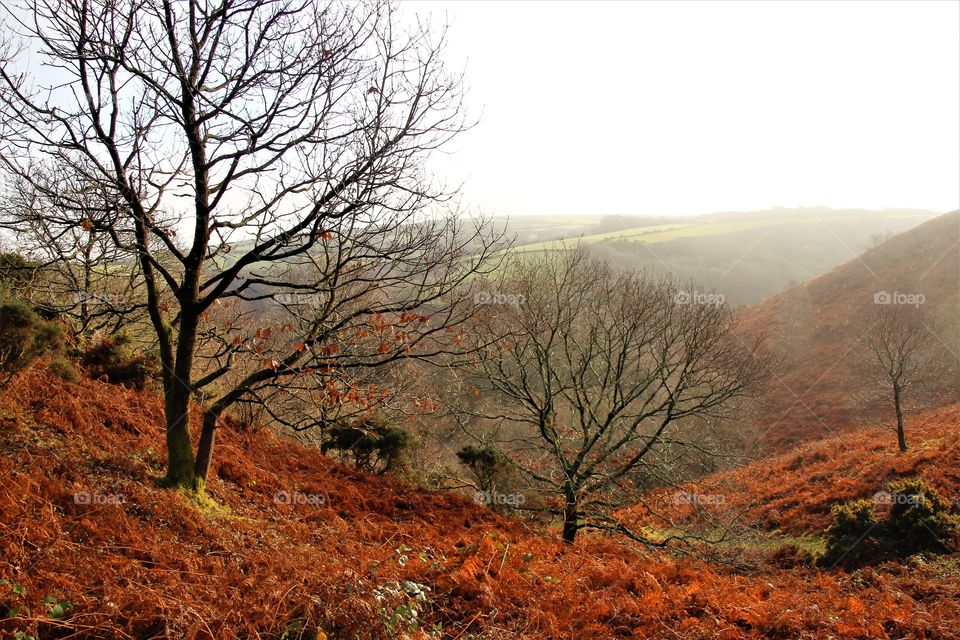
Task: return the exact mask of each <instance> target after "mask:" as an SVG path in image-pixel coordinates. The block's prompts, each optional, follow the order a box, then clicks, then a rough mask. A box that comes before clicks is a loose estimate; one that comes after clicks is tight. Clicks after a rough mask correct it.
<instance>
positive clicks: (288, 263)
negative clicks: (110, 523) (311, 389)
mask: <svg viewBox="0 0 960 640" xmlns="http://www.w3.org/2000/svg"><path fill="white" fill-rule="evenodd" d="M4 20H5V21H7V22H8V23H11V24H14V25H15V28H16V29H17V30H18V32H19V35H20V37H22V38H24V39H25V41H26V42H27V43H28V44H29V46H30V47H32V48H33V49H34V50H35V51H38V52H39V57H41V58H42V59H43V61H44V67H43V69H44V72H45V75H44V77H45V78H47V80H45V81H44V83H43V85H42V86H41V85H40V84H39V80H38V78H37V76H36V75H35V74H34V72H35V70H30V69H22V68H20V67H18V66H17V64H16V62H15V59H14V58H13V57H11V56H6V58H5V60H6V62H5V64H4V65H3V68H2V70H0V100H2V116H3V118H2V120H3V122H2V123H0V128H2V131H0V138H3V140H4V141H5V142H4V144H3V145H2V147H0V148H2V156H0V159H2V162H3V164H4V165H5V167H6V168H7V170H8V171H9V172H10V173H11V174H13V176H15V177H16V178H17V179H21V180H25V181H27V182H29V183H30V184H31V185H32V187H33V188H35V189H36V190H37V191H38V192H41V193H43V194H44V195H45V196H47V197H49V198H51V199H56V202H57V203H58V206H59V207H60V209H61V210H62V211H65V212H66V211H77V212H84V213H83V214H82V215H85V219H86V220H87V221H88V223H87V224H89V226H90V229H91V230H93V231H94V232H95V233H96V234H104V235H105V236H107V237H109V238H110V239H111V241H112V242H113V244H114V246H116V247H118V248H120V249H122V250H123V251H125V252H127V253H128V254H129V255H131V256H132V257H133V258H134V259H135V260H136V262H137V263H138V265H139V269H140V271H141V273H142V278H143V283H144V288H145V298H146V305H147V312H148V315H149V318H150V323H151V326H152V328H153V331H154V333H155V334H156V338H157V342H158V347H159V354H160V360H161V362H162V364H163V369H164V370H163V387H164V394H165V414H166V423H167V450H168V470H167V480H168V482H170V483H171V484H173V485H177V486H181V487H185V488H189V489H191V490H202V487H203V481H204V479H205V478H206V475H207V473H208V471H209V467H210V462H211V456H212V452H213V446H214V440H215V432H216V427H217V421H218V418H219V416H220V415H221V414H222V413H223V411H225V410H226V408H228V407H230V406H231V405H233V404H235V403H237V402H239V401H241V400H242V399H244V398H248V397H249V396H250V394H251V393H252V392H253V391H256V390H258V389H262V388H263V387H267V386H272V385H274V386H275V385H282V384H285V383H287V382H289V381H290V380H294V379H304V378H305V377H309V379H310V380H311V383H312V384H313V385H314V386H315V387H317V386H320V383H321V382H324V381H330V380H336V381H341V380H342V379H343V376H344V375H345V374H348V373H349V372H351V371H353V370H357V369H362V368H369V367H376V366H381V365H383V364H385V363H389V362H392V361H396V360H398V359H402V358H407V357H415V358H422V359H429V358H431V357H434V356H436V355H437V354H439V353H442V352H446V351H450V350H456V348H457V346H458V345H456V344H451V343H450V342H449V341H448V340H447V338H450V337H452V336H455V335H456V330H455V328H456V327H457V326H458V325H459V324H460V323H461V322H463V320H464V319H466V318H469V317H470V316H471V315H472V308H471V307H472V301H471V300H470V299H469V298H466V297H464V296H462V295H461V294H459V293H458V291H459V290H460V288H461V287H460V285H461V283H463V282H464V281H465V280H466V279H468V278H470V277H471V275H472V274H474V273H478V272H482V271H483V270H484V268H485V265H486V264H487V262H488V258H489V257H490V255H491V253H492V251H493V249H494V247H495V245H496V244H497V243H496V242H495V240H496V239H495V238H493V237H491V236H489V235H487V234H486V232H485V231H484V230H483V229H482V228H481V227H480V226H479V225H477V226H476V227H469V225H464V224H462V223H460V222H459V219H458V218H457V217H456V216H454V215H453V214H451V213H447V214H442V213H441V211H442V209H443V208H444V207H443V206H442V205H444V203H446V202H448V198H449V197H450V196H451V195H452V193H451V191H450V190H448V189H446V188H445V187H444V186H443V185H438V184H435V182H434V181H433V180H432V179H431V177H430V175H429V174H428V172H427V171H426V169H425V167H424V159H425V158H426V157H427V156H428V155H429V153H430V152H431V151H433V150H435V149H437V148H438V147H440V146H442V145H443V144H444V143H446V142H447V141H448V140H450V139H451V138H452V137H453V136H455V135H456V134H457V133H459V132H461V131H462V130H463V129H464V128H465V126H467V124H468V123H467V122H466V121H465V120H464V113H463V109H462V90H461V81H460V77H459V76H458V75H456V74H451V73H450V72H449V71H448V70H447V69H446V68H445V66H444V65H443V62H442V60H441V54H442V49H443V34H442V33H441V34H439V36H436V35H435V34H434V33H433V32H432V31H431V30H430V29H429V28H428V27H427V26H425V25H422V24H418V23H414V24H411V25H409V26H401V24H400V21H399V20H398V19H397V17H396V15H395V10H394V8H393V7H392V6H391V5H390V4H389V3H387V2H380V1H379V0H372V1H370V2H355V3H354V2H350V3H341V2H336V1H333V0H330V1H325V0H280V1H271V0H244V1H240V0H216V1H204V0H130V1H127V2H119V3H118V2H108V1H107V0H23V1H22V2H20V3H14V6H13V7H12V8H10V9H8V10H6V11H5V16H4ZM61 173H67V174H68V175H70V176H74V177H76V179H77V180H79V181H81V182H82V183H83V184H86V185H95V186H96V190H97V192H98V193H100V194H102V197H103V198H104V200H105V201H106V202H110V203H114V202H115V203H117V206H115V207H110V206H105V207H100V208H98V209H95V210H94V211H93V212H92V213H91V212H87V211H86V210H85V209H84V207H85V204H84V203H83V202H81V201H79V200H75V198H76V196H75V194H74V193H73V192H70V191H68V192H63V191H62V190H61V189H60V188H59V184H58V178H59V177H60V175H61ZM157 246H160V247H162V250H163V251H164V252H165V253H166V254H167V255H169V256H171V257H172V258H173V260H172V264H171V263H168V262H166V261H164V260H161V259H160V258H159V257H158V251H157V249H156V247H157ZM165 294H169V295H170V297H171V298H172V299H173V302H172V303H170V304H166V303H165V302H164V295H165ZM230 300H237V301H241V302H243V303H245V304H259V305H260V306H261V307H269V308H272V309H274V310H275V311H276V312H277V313H278V314H281V313H287V314H288V315H290V316H291V321H290V322H287V323H279V324H276V325H275V326H274V327H250V326H235V325H230V327H228V328H227V329H226V330H225V331H227V332H228V333H232V335H230V336H229V338H227V339H223V340H221V341H220V343H219V345H216V344H214V343H209V344H208V348H209V349H210V351H207V352H206V355H207V356H209V358H211V359H212V360H211V362H216V363H217V365H216V366H215V365H212V364H211V366H209V367H204V368H203V370H201V371H199V372H197V371H196V370H195V369H196V365H197V349H198V341H199V339H200V335H201V333H202V332H203V327H204V323H205V322H210V321H211V319H210V318H211V312H212V310H214V309H215V308H216V307H217V305H218V304H223V303H224V302H226V301H230ZM271 305H272V306H271ZM305 307H308V308H309V314H307V313H305V312H304V309H305ZM294 320H296V321H295V322H294ZM281 328H283V329H284V332H283V335H285V336H286V338H287V340H286V343H285V344H280V343H276V344H273V345H272V347H271V348H273V349H274V350H275V352H276V353H275V355H274V356H273V357H264V356H263V352H264V351H265V346H264V345H263V344H262V343H263V341H265V340H269V339H270V337H268V336H276V335H278V334H280V333H281V332H280V329H281ZM448 329H450V332H448V331H447V330H448ZM451 334H452V336H451ZM373 336H375V337H373ZM253 356H256V359H253ZM241 362H242V375H234V376H230V375H228V374H230V373H231V372H235V371H237V369H238V368H239V367H240V365H241ZM317 377H319V380H318V379H317ZM337 384H339V382H337ZM191 398H194V399H199V400H201V401H202V405H203V409H204V421H203V429H202V432H201V437H200V443H199V448H198V450H197V453H196V456H195V455H194V452H193V450H192V446H191V440H190V428H189V424H188V422H189V420H188V414H189V406H190V401H191Z"/></svg>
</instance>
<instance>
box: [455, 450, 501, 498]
mask: <svg viewBox="0 0 960 640" xmlns="http://www.w3.org/2000/svg"><path fill="white" fill-rule="evenodd" d="M457 458H459V459H460V462H461V463H463V464H464V465H466V466H467V467H469V468H470V470H471V471H472V472H473V475H474V476H475V477H476V479H477V485H478V487H479V488H480V490H481V491H489V490H490V489H492V488H493V486H494V484H495V483H496V480H497V476H498V475H499V474H500V472H501V471H502V470H503V462H504V460H503V456H502V455H501V454H500V452H499V451H497V450H496V449H494V448H493V447H491V446H489V445H487V446H484V447H475V446H473V445H467V446H465V447H464V448H462V449H460V451H458V452H457Z"/></svg>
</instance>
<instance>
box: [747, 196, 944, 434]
mask: <svg viewBox="0 0 960 640" xmlns="http://www.w3.org/2000/svg"><path fill="white" fill-rule="evenodd" d="M958 243H960V211H955V212H952V213H949V214H945V215H943V216H939V217H937V218H935V219H933V220H930V221H928V222H925V223H924V224H922V225H920V226H918V227H916V228H915V229H912V230H910V231H907V232H904V233H902V234H900V235H897V236H894V237H893V238H891V239H890V240H887V241H886V242H884V243H883V244H881V245H879V246H877V247H874V248H872V249H870V250H868V251H867V252H865V253H864V254H862V255H861V256H858V257H856V258H854V259H853V260H850V261H849V262H846V263H845V264H843V265H841V266H839V267H837V268H836V269H834V270H833V271H831V272H829V273H827V274H825V275H822V276H820V277H818V278H814V279H813V280H810V281H808V282H805V283H803V284H801V285H798V286H795V287H792V288H791V289H789V290H787V291H784V292H783V293H780V294H778V295H776V296H773V297H771V298H769V299H767V300H764V301H763V302H762V303H760V304H757V305H754V306H752V307H748V308H747V309H745V310H743V311H742V312H741V313H740V319H741V322H742V325H743V326H744V328H745V330H746V331H747V332H748V333H760V334H765V335H767V336H768V338H769V344H770V346H771V349H772V350H773V351H774V352H777V353H778V354H780V355H782V356H783V358H784V362H783V367H782V368H781V370H780V371H779V372H778V375H777V376H776V377H775V379H774V380H773V381H772V382H771V384H770V387H769V389H768V390H767V391H766V393H765V394H764V397H765V406H764V407H763V410H762V411H761V414H760V417H759V424H760V427H761V429H762V431H763V432H764V434H765V438H764V441H763V443H762V444H763V445H764V446H766V447H768V448H772V449H775V450H777V449H779V450H783V449H784V448H786V447H788V446H789V445H790V444H792V443H795V442H799V441H801V440H805V439H809V438H817V437H822V436H825V435H829V434H832V433H837V432H838V431H840V430H842V429H845V428H847V427H848V426H850V425H856V424H867V423H870V422H876V421H883V420H887V421H889V420H890V418H891V416H892V410H891V409H890V408H889V405H888V404H886V403H884V402H873V403H869V404H864V402H863V401H862V398H863V397H864V396H865V394H867V393H868V392H870V391H871V390H870V389H866V388H865V387H864V385H865V381H864V378H863V376H862V375H860V373H859V372H858V368H857V364H858V363H857V361H856V358H855V357H854V356H855V354H856V348H857V344H858V342H859V341H860V340H861V339H862V338H863V337H864V336H865V334H866V332H867V331H868V330H869V329H870V327H868V326H864V324H863V322H862V320H861V316H862V314H864V313H865V312H868V311H869V309H870V308H871V307H872V306H873V305H874V296H875V295H883V292H886V293H888V294H893V293H906V294H921V295H922V296H923V305H924V310H926V311H929V312H931V313H932V315H933V316H934V318H935V320H936V321H937V324H938V326H937V327H936V330H935V331H934V332H933V334H934V336H935V337H934V338H933V339H934V340H936V341H937V343H938V344H939V345H940V346H941V347H942V354H943V358H944V362H945V363H949V364H950V365H951V366H952V372H951V373H949V374H948V375H945V376H944V377H943V378H942V379H940V380H939V381H938V383H937V384H935V385H934V388H933V389H932V391H933V393H932V394H930V397H929V398H927V399H926V402H927V406H942V405H945V404H949V403H951V402H956V401H957V400H958V398H960V366H957V365H958V354H960V244H958ZM908 420H909V418H908ZM908 428H909V424H908Z"/></svg>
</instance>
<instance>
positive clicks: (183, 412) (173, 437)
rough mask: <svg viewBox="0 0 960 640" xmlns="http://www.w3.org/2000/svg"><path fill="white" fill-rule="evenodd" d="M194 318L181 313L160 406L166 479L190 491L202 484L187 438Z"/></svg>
mask: <svg viewBox="0 0 960 640" xmlns="http://www.w3.org/2000/svg"><path fill="white" fill-rule="evenodd" d="M196 330H197V318H196V317H195V316H192V314H189V315H188V314H186V313H185V314H184V316H183V318H182V319H181V322H180V333H179V335H178V337H177V338H178V339H177V359H176V364H175V365H174V367H173V370H172V375H171V376H169V378H168V380H169V383H168V387H167V389H165V392H166V393H165V402H164V409H165V411H164V412H165V414H166V422H167V478H166V483H167V484H168V485H170V486H173V487H179V488H182V489H186V490H188V491H192V492H200V491H202V489H203V487H202V486H201V484H200V483H199V482H198V478H197V475H196V470H195V468H194V467H195V461H194V457H193V443H192V442H191V439H190V397H191V396H192V395H193V393H192V392H193V390H192V389H191V387H190V380H191V376H192V373H193V356H194V346H195V342H196V335H197V332H196Z"/></svg>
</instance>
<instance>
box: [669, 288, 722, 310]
mask: <svg viewBox="0 0 960 640" xmlns="http://www.w3.org/2000/svg"><path fill="white" fill-rule="evenodd" d="M725 300H726V297H725V296H724V295H723V294H722V293H713V292H709V293H705V292H702V291H683V290H681V291H677V293H676V294H675V295H674V296H673V301H674V303H676V304H707V305H713V306H717V307H719V306H720V305H722V304H723V302H724V301H725Z"/></svg>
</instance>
